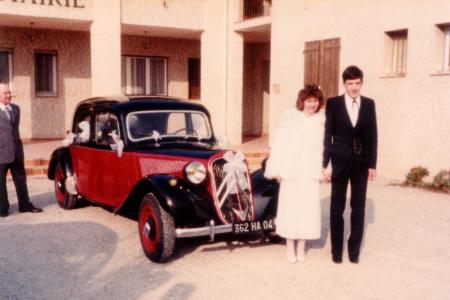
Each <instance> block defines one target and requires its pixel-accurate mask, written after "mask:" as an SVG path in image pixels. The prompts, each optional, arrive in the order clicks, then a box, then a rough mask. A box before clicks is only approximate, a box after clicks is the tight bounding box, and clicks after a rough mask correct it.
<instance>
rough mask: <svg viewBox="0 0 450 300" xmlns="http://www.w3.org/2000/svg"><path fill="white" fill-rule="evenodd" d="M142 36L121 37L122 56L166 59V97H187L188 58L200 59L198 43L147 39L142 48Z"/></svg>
mask: <svg viewBox="0 0 450 300" xmlns="http://www.w3.org/2000/svg"><path fill="white" fill-rule="evenodd" d="M143 43H144V38H143V37H142V36H130V35H127V36H123V37H122V55H136V56H161V57H166V58H167V75H168V78H167V87H168V95H169V96H174V97H181V98H185V99H187V98H188V97H189V82H188V58H200V42H199V41H194V40H181V39H168V38H149V39H148V47H147V49H144V47H143Z"/></svg>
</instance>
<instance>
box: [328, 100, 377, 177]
mask: <svg viewBox="0 0 450 300" xmlns="http://www.w3.org/2000/svg"><path fill="white" fill-rule="evenodd" d="M325 115H326V121H325V136H324V152H323V167H324V168H326V167H327V166H328V163H329V161H330V159H331V164H332V167H333V176H337V175H339V173H340V172H341V171H342V170H343V169H344V168H345V166H347V165H348V164H349V163H350V162H351V161H352V160H353V161H354V162H356V163H357V164H358V166H359V167H361V168H372V169H375V168H376V164H377V144H378V141H377V120H376V113H375V102H374V101H373V100H372V99H369V98H366V97H363V96H361V104H360V109H359V114H358V120H357V122H356V125H355V127H353V125H352V122H351V120H350V116H349V114H348V112H347V108H346V106H345V97H344V95H341V96H337V97H333V98H330V99H328V102H327V107H326V110H325Z"/></svg>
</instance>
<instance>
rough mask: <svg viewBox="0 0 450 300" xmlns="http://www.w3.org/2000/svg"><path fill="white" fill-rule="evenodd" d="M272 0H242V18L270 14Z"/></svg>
mask: <svg viewBox="0 0 450 300" xmlns="http://www.w3.org/2000/svg"><path fill="white" fill-rule="evenodd" d="M271 7H272V0H244V1H243V8H244V11H243V13H244V19H249V18H254V17H259V16H267V15H269V14H270V10H271Z"/></svg>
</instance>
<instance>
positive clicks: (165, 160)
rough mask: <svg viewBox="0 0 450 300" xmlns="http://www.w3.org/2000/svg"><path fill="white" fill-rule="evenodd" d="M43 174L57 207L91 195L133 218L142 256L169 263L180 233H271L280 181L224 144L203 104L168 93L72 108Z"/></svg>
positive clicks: (89, 102) (107, 99)
mask: <svg viewBox="0 0 450 300" xmlns="http://www.w3.org/2000/svg"><path fill="white" fill-rule="evenodd" d="M65 141H66V144H65V146H63V147H60V148H58V149H56V150H55V151H54V152H53V153H52V155H51V160H50V165H49V170H48V178H49V179H51V180H54V185H55V193H56V199H57V201H58V204H59V205H60V206H61V207H62V208H64V209H72V208H74V207H76V206H77V203H79V201H80V200H87V201H89V202H93V203H96V204H99V205H101V206H103V207H106V208H108V209H110V210H111V211H113V212H115V213H121V214H127V215H131V216H135V218H136V219H137V221H138V232H139V236H140V240H141V243H142V247H143V250H144V253H145V254H146V255H147V257H148V258H149V259H150V260H152V261H155V262H162V261H166V260H168V259H169V258H170V257H171V256H172V254H173V252H174V248H175V240H176V239H177V238H184V237H196V236H210V237H211V239H214V235H217V234H222V233H234V234H239V233H245V232H250V231H255V230H262V231H266V232H271V231H272V233H273V229H274V221H273V218H274V215H275V209H276V198H277V189H278V186H277V183H276V182H274V181H269V180H266V179H264V177H263V175H262V173H263V172H262V170H257V171H256V172H254V173H252V174H250V172H249V169H248V165H247V161H246V160H245V157H244V156H243V155H242V154H241V153H239V152H237V153H236V152H233V151H229V150H224V149H220V148H219V147H218V146H217V144H218V143H217V138H216V137H215V135H214V132H213V129H212V127H211V122H210V115H209V113H208V111H207V110H206V108H205V107H204V106H202V105H200V104H195V103H191V102H188V101H184V100H180V99H175V98H168V97H135V98H128V97H125V96H117V97H99V98H91V99H87V100H84V101H82V102H81V103H80V104H79V105H78V106H77V107H76V110H75V114H74V118H73V127H72V132H71V133H70V134H69V135H68V138H66V140H65Z"/></svg>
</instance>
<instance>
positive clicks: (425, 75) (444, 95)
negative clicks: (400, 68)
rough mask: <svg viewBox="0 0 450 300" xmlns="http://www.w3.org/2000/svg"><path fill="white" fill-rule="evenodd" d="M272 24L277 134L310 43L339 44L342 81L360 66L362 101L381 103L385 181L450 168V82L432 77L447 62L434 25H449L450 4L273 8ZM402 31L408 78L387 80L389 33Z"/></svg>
mask: <svg viewBox="0 0 450 300" xmlns="http://www.w3.org/2000/svg"><path fill="white" fill-rule="evenodd" d="M272 18H273V23H272V53H271V57H272V74H271V78H272V80H271V89H272V95H271V103H272V106H271V113H272V115H271V129H273V128H274V126H276V123H277V122H278V120H279V116H280V114H281V113H282V111H284V110H285V109H286V108H287V107H288V106H292V105H293V103H294V101H295V94H296V92H297V91H298V89H299V87H301V85H302V84H303V49H304V43H305V42H306V41H312V40H322V39H327V38H336V37H339V38H341V52H340V70H341V71H340V73H342V71H343V69H344V68H345V67H346V66H348V65H350V64H356V65H358V66H359V67H360V68H361V69H362V70H363V71H364V73H365V78H364V86H363V90H362V94H363V95H367V96H369V97H372V98H374V99H375V100H376V105H377V114H378V128H379V160H378V161H379V164H378V169H379V173H380V174H381V175H382V176H383V175H384V176H386V177H394V178H402V177H403V176H404V174H405V173H406V172H407V171H408V170H409V169H410V168H411V167H413V166H415V165H423V166H425V167H428V168H429V169H430V171H432V173H435V172H436V171H437V170H439V169H442V168H448V167H449V166H450V159H449V155H448V149H450V135H449V134H448V130H449V128H450V118H449V117H448V116H449V115H450V101H448V99H450V76H433V75H436V71H437V70H439V69H440V61H441V57H442V53H440V51H441V50H440V49H442V46H441V44H440V43H441V42H442V41H440V34H439V29H438V28H437V27H436V24H441V23H448V22H450V2H448V1H444V0H433V1H419V2H414V5H412V4H411V2H410V1H406V0H399V1H394V2H393V1H387V0H386V1H378V2H377V3H374V2H373V1H369V0H367V1H358V2H357V3H353V5H343V4H342V1H312V0H310V1H297V0H292V1H288V0H274V1H273V7H272ZM398 29H408V66H407V73H406V76H405V77H397V78H387V77H385V74H384V70H385V68H384V65H385V61H384V58H385V43H386V34H385V31H391V30H398ZM287 30H289V31H288V32H287ZM287 36H288V37H289V38H287ZM340 93H343V88H342V86H341V87H340ZM271 132H273V130H271Z"/></svg>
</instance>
